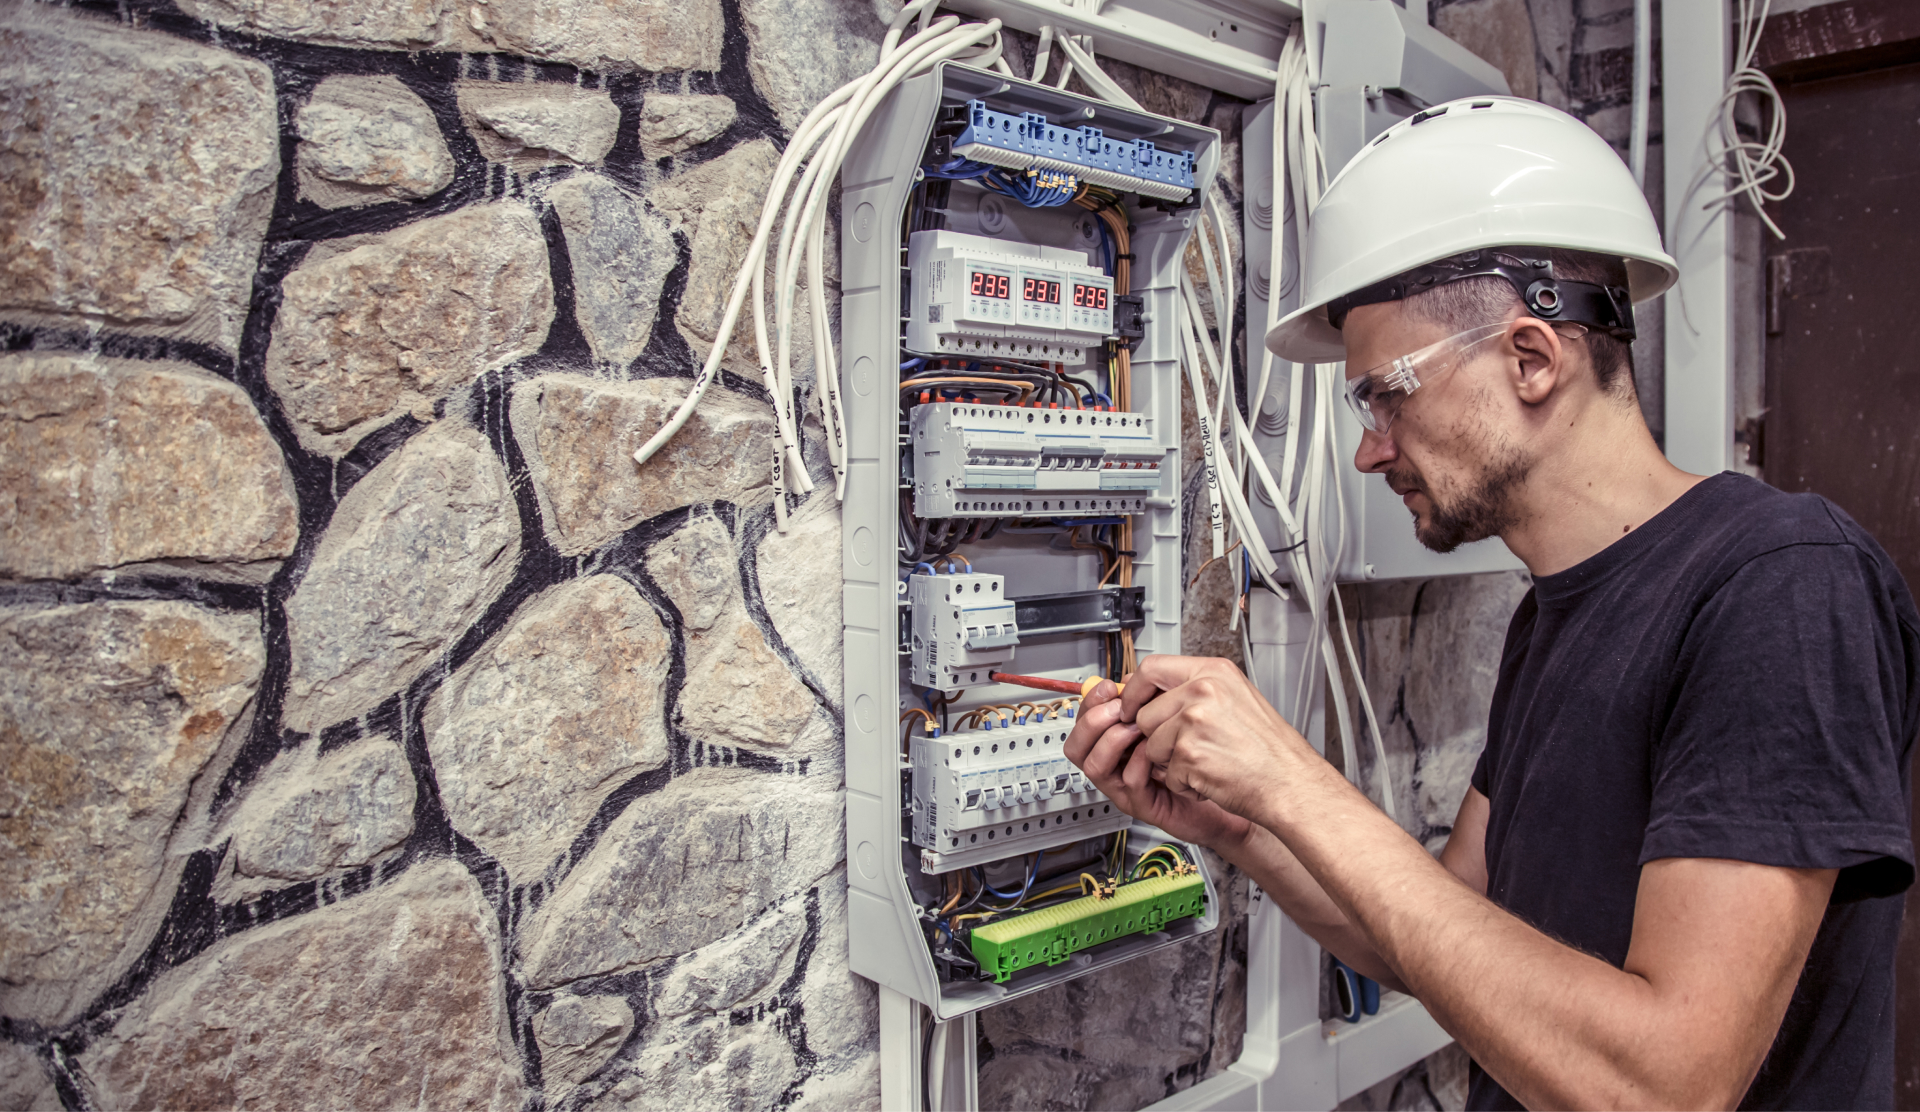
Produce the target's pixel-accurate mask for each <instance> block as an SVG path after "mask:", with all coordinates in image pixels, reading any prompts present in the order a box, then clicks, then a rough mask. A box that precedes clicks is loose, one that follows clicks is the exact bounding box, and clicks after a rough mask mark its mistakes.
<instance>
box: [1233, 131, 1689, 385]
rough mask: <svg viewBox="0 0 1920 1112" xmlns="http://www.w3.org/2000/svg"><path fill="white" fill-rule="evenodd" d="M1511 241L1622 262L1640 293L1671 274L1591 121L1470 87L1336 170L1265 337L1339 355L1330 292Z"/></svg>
mask: <svg viewBox="0 0 1920 1112" xmlns="http://www.w3.org/2000/svg"><path fill="white" fill-rule="evenodd" d="M1518 246H1526V247H1536V248H1565V249H1570V250H1575V251H1588V252H1592V253H1594V254H1598V255H1606V256H1611V257H1614V258H1619V259H1624V260H1625V261H1626V269H1627V285H1628V294H1629V296H1630V297H1631V299H1632V300H1633V301H1636V302H1638V301H1645V300H1647V299H1648V298H1650V297H1655V296H1657V295H1659V294H1660V293H1662V292H1663V291H1665V290H1666V288H1667V287H1668V286H1671V285H1673V282H1674V279H1675V278H1676V277H1677V276H1678V274H1679V268H1678V267H1676V266H1675V265H1674V262H1673V259H1672V258H1671V257H1670V256H1669V255H1668V254H1667V253H1666V252H1665V251H1663V250H1661V246H1660V229H1659V228H1658V226H1656V225H1655V224H1654V222H1653V212H1652V211H1651V210H1650V209H1648V207H1647V200H1646V198H1645V197H1644V196H1642V195H1641V193H1640V189H1639V187H1638V186H1636V185H1635V184H1634V182H1633V174H1632V172H1631V171H1629V170H1628V169H1627V166H1626V164H1625V163H1624V162H1622V161H1621V160H1620V156H1619V155H1618V154H1615V153H1614V150H1613V148H1612V147H1609V146H1608V145H1607V143H1606V141H1605V140H1603V139H1601V138H1600V137H1599V136H1598V135H1596V134H1594V133H1593V130H1592V129H1591V128H1589V127H1587V125H1585V124H1583V123H1581V122H1580V121H1578V120H1576V119H1574V118H1573V117H1572V116H1569V115H1567V114H1566V113H1564V112H1561V111H1559V110H1557V109H1554V108H1549V107H1547V106H1546V105H1544V104H1540V103H1537V102H1535V101H1530V100H1521V99H1519V98H1517V97H1502V96H1485V97H1470V98H1467V99H1465V100H1456V101H1452V102H1449V103H1447V104H1442V105H1437V106H1435V107H1433V108H1429V109H1427V110H1426V111H1423V112H1419V113H1416V114H1415V115H1413V116H1411V117H1409V118H1407V119H1405V120H1402V121H1400V122H1399V123H1397V124H1395V125H1393V126H1392V127H1390V128H1388V129H1387V130H1386V131H1385V132H1383V133H1381V134H1380V135H1378V136H1376V137H1375V138H1374V139H1373V141H1372V142H1370V143H1368V144H1367V145H1366V146H1365V147H1364V148H1362V149H1361V151H1360V153H1359V154H1357V155H1355V156H1354V157H1353V160H1352V161H1351V162H1349V163H1347V165H1346V168H1345V169H1343V170H1341V171H1340V174H1339V176H1338V177H1336V178H1334V180H1333V183H1332V184H1331V185H1329V186H1328V187H1327V191H1326V194H1325V195H1324V196H1322V197H1321V199H1320V203H1319V205H1318V206H1317V207H1315V209H1314V210H1313V215H1312V219H1311V221H1310V222H1309V224H1308V226H1307V231H1306V248H1307V249H1306V251H1305V252H1304V255H1305V257H1306V258H1305V263H1304V271H1305V275H1304V276H1305V279H1306V280H1305V281H1304V282H1303V283H1302V286H1301V296H1300V308H1298V309H1296V310H1294V311H1293V312H1292V313H1289V314H1288V315H1287V316H1286V317H1285V319H1283V320H1281V321H1280V323H1279V324H1277V325H1275V326H1274V327H1273V330H1272V331H1270V332H1268V333H1267V347H1268V348H1269V349H1270V350H1271V351H1273V352H1274V354H1276V355H1279V356H1281V357H1282V358H1285V359H1291V360H1293V361H1295V362H1298V363H1330V362H1338V361H1340V360H1343V359H1345V358H1346V343H1345V340H1344V339H1343V338H1342V336H1341V334H1340V330H1339V329H1338V328H1336V327H1334V324H1333V323H1332V322H1330V321H1329V319H1328V313H1327V304H1328V303H1329V302H1331V301H1334V300H1335V299H1337V298H1351V297H1352V296H1353V295H1355V294H1356V293H1358V292H1359V291H1364V290H1367V289H1368V288H1369V287H1374V286H1376V285H1378V284H1380V283H1383V282H1385V281H1386V280H1388V279H1391V278H1394V277H1395V276H1398V275H1402V274H1405V273H1406V272H1407V271H1410V270H1413V269H1414V268H1416V267H1421V266H1423V265H1425V264H1429V263H1435V262H1438V261H1440V260H1449V259H1453V258H1454V257H1455V256H1460V255H1464V254H1466V253H1468V252H1474V251H1485V250H1486V249H1488V248H1496V247H1518ZM1469 269H1471V268H1469ZM1509 276H1510V277H1511V275H1509ZM1443 280H1444V279H1443ZM1518 284H1519V283H1518V282H1516V285H1518ZM1405 292H1413V291H1405ZM1613 293H1614V295H1615V297H1616V299H1617V298H1618V297H1619V292H1618V291H1617V290H1616V291H1613ZM1401 295H1402V294H1400V293H1389V294H1386V295H1378V294H1376V295H1374V296H1371V297H1362V298H1361V299H1360V302H1359V303H1362V304H1364V303H1366V302H1367V301H1381V300H1387V299H1389V298H1390V297H1397V296H1401ZM1528 303H1529V305H1533V299H1532V298H1528ZM1547 303H1548V304H1552V303H1553V297H1552V295H1551V294H1550V295H1549V297H1548V301H1547ZM1620 311H1621V312H1622V313H1623V314H1625V316H1626V318H1627V319H1628V320H1629V321H1630V320H1631V311H1630V309H1628V308H1627V307H1626V306H1624V305H1622V306H1620ZM1567 319H1575V318H1573V317H1571V316H1570V317H1568V318H1567Z"/></svg>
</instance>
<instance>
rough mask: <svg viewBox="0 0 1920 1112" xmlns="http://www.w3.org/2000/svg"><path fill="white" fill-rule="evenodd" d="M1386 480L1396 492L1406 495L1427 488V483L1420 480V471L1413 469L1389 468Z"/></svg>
mask: <svg viewBox="0 0 1920 1112" xmlns="http://www.w3.org/2000/svg"><path fill="white" fill-rule="evenodd" d="M1386 480H1387V486H1388V487H1389V488H1391V489H1392V490H1393V492H1394V493H1395V494H1401V495H1404V494H1407V493H1409V492H1412V491H1416V490H1421V491H1424V490H1425V489H1426V484H1425V483H1423V482H1421V481H1420V473H1419V472H1418V471H1414V470H1411V469H1408V470H1405V471H1402V470H1399V469H1397V468H1395V469H1389V470H1388V471H1387V473H1386Z"/></svg>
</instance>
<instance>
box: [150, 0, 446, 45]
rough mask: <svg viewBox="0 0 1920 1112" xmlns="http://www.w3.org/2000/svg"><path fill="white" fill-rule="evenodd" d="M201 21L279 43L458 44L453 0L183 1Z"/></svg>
mask: <svg viewBox="0 0 1920 1112" xmlns="http://www.w3.org/2000/svg"><path fill="white" fill-rule="evenodd" d="M180 7H181V9H182V10H184V11H185V12H186V13H187V14H188V15H191V16H193V17H195V18H196V19H204V20H206V21H208V22H209V23H214V24H217V25H219V26H221V27H233V28H237V29H245V30H251V31H258V32H262V33H264V34H268V35H273V36H276V37H278V38H287V39H300V40H304V41H307V42H320V43H333V44H337V45H340V46H371V47H382V48H386V49H395V50H419V49H423V48H427V47H437V46H449V45H454V43H453V42H452V41H450V40H451V38H452V37H453V36H457V35H459V33H460V32H461V31H462V30H463V28H461V26H460V22H459V17H458V16H457V15H453V14H450V13H452V12H453V11H454V9H455V6H454V4H453V2H452V0H180Z"/></svg>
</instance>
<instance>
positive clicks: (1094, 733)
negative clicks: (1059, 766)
mask: <svg viewBox="0 0 1920 1112" xmlns="http://www.w3.org/2000/svg"><path fill="white" fill-rule="evenodd" d="M1109 686H1111V685H1109ZM1118 721H1120V704H1119V703H1117V702H1114V701H1113V700H1112V699H1108V700H1107V701H1106V702H1104V703H1096V704H1093V705H1091V706H1090V705H1088V704H1087V703H1084V702H1083V703H1081V704H1080V712H1079V713H1078V714H1076V715H1075V716H1074V720H1073V729H1072V730H1071V731H1070V732H1069V733H1068V734H1067V743H1066V747H1065V750H1066V754H1067V759H1068V760H1070V761H1072V762H1073V763H1074V764H1076V765H1079V766H1080V767H1081V768H1083V769H1084V768H1085V767H1086V766H1087V754H1088V753H1089V752H1090V751H1092V749H1093V746H1094V743H1095V742H1097V741H1099V740H1100V735H1101V734H1103V733H1105V732H1106V731H1107V728H1108V727H1110V726H1112V725H1113V724H1114V723H1116V722H1118Z"/></svg>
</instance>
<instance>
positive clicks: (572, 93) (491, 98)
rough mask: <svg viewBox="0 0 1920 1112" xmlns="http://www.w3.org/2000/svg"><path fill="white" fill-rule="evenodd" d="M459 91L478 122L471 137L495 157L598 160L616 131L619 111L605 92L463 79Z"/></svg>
mask: <svg viewBox="0 0 1920 1112" xmlns="http://www.w3.org/2000/svg"><path fill="white" fill-rule="evenodd" d="M461 92H462V93H463V94H465V95H464V96H463V97H462V98H461V99H462V102H463V107H468V108H469V110H470V111H471V112H472V115H473V121H474V123H477V124H478V125H479V126H477V127H473V128H472V130H473V134H474V139H475V140H476V141H478V142H479V144H480V150H481V153H483V154H485V155H486V156H487V157H488V158H491V159H493V160H495V161H500V160H503V159H508V158H511V157H513V156H515V155H524V156H526V157H528V158H530V159H537V160H539V161H541V162H547V161H557V160H559V159H564V160H566V161H568V162H578V163H583V164H584V163H589V162H598V161H600V160H601V159H603V158H605V157H606V156H607V151H609V150H610V149H612V147H613V141H614V140H615V139H617V138H619V135H620V109H618V108H616V107H614V103H613V98H612V97H609V96H608V95H607V94H606V93H605V92H603V91H593V90H588V89H581V88H579V87H577V86H574V85H555V84H551V83H543V84H538V85H531V84H529V85H497V84H482V83H480V82H467V83H465V86H464V87H463V88H462V90H461ZM470 126H471V125H470ZM552 156H558V158H557V159H556V158H554V157H552Z"/></svg>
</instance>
